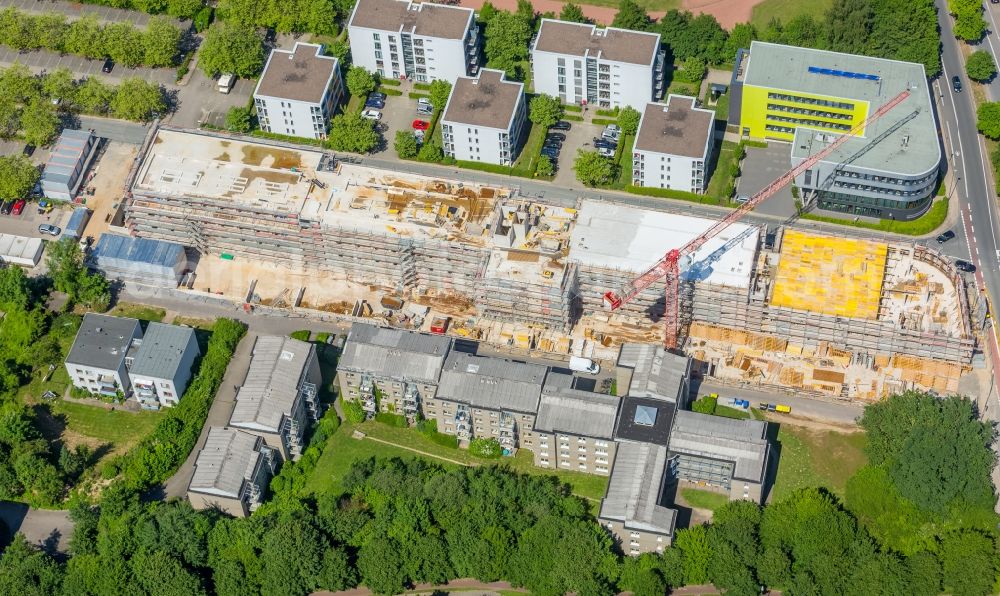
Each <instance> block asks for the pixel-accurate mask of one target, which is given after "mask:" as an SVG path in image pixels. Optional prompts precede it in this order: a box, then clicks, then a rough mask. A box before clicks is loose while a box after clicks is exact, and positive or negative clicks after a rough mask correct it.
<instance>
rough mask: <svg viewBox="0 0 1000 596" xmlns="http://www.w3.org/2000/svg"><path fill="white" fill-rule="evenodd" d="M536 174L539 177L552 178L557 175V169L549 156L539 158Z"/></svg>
mask: <svg viewBox="0 0 1000 596" xmlns="http://www.w3.org/2000/svg"><path fill="white" fill-rule="evenodd" d="M535 174H537V175H538V176H551V175H552V174H555V168H554V167H553V166H552V160H551V159H549V157H548V156H547V155H543V156H541V157H539V158H538V163H536V164H535Z"/></svg>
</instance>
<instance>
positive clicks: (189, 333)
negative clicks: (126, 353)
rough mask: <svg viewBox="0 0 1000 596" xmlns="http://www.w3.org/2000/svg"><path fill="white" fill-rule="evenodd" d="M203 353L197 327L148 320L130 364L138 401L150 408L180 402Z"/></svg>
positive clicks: (144, 406)
mask: <svg viewBox="0 0 1000 596" xmlns="http://www.w3.org/2000/svg"><path fill="white" fill-rule="evenodd" d="M200 353H201V352H200V351H199V350H198V342H197V340H196V339H195V336H194V329H192V328H190V327H182V326H180V325H165V324H163V323H157V322H155V321H154V322H151V323H149V326H148V327H146V333H145V334H144V335H143V337H142V340H141V343H140V344H139V348H138V349H137V350H136V351H135V354H134V355H133V356H131V365H129V367H128V378H129V381H130V382H131V383H132V389H133V390H134V391H135V397H136V399H137V400H139V405H141V406H142V407H143V408H146V409H150V410H158V409H160V407H161V406H175V405H177V403H178V402H179V401H180V399H181V396H182V395H184V390H185V389H187V385H188V381H190V380H191V369H192V368H193V367H194V361H195V359H196V358H198V355H199V354H200Z"/></svg>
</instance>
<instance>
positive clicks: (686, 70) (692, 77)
mask: <svg viewBox="0 0 1000 596" xmlns="http://www.w3.org/2000/svg"><path fill="white" fill-rule="evenodd" d="M706 72H708V67H707V66H706V65H705V62H704V61H703V60H702V59H701V58H699V57H698V56H688V57H687V58H685V59H684V64H683V67H682V68H681V70H679V71H675V72H674V79H676V80H678V81H680V82H682V83H701V80H702V79H703V78H705V73H706Z"/></svg>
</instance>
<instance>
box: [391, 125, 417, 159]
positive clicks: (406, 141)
mask: <svg viewBox="0 0 1000 596" xmlns="http://www.w3.org/2000/svg"><path fill="white" fill-rule="evenodd" d="M392 146H393V147H394V148H395V149H396V154H397V155H399V157H400V158H401V159H413V158H414V157H416V156H417V150H418V148H417V137H416V135H414V134H413V133H412V132H410V131H408V130H397V131H396V140H395V141H394V142H393V144H392Z"/></svg>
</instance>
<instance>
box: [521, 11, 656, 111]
mask: <svg viewBox="0 0 1000 596" xmlns="http://www.w3.org/2000/svg"><path fill="white" fill-rule="evenodd" d="M665 61H666V51H665V50H664V49H663V48H662V47H661V46H660V35H659V34H658V33H646V32H642V31H632V30H629V29H618V28H616V27H606V28H598V27H597V26H596V25H591V24H585V23H569V22H566V21H557V20H554V19H542V24H541V28H540V29H539V30H538V35H537V36H536V37H535V43H534V45H532V47H531V72H532V79H531V80H532V81H534V86H535V92H536V93H545V94H548V95H552V96H554V97H558V98H559V99H560V100H562V102H563V103H571V104H578V105H592V106H596V107H599V108H621V107H625V106H631V107H633V108H635V109H636V110H639V111H642V109H643V108H644V107H645V106H646V104H647V103H649V102H650V101H656V100H657V99H659V98H660V97H661V96H662V95H663V72H664V63H665Z"/></svg>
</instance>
